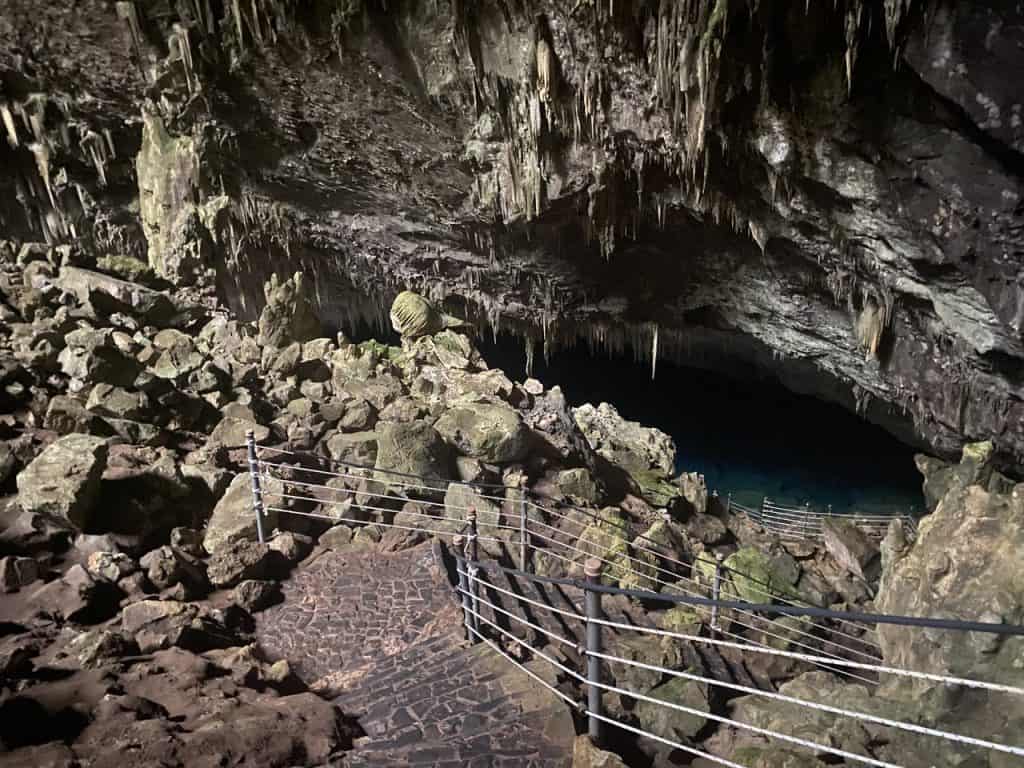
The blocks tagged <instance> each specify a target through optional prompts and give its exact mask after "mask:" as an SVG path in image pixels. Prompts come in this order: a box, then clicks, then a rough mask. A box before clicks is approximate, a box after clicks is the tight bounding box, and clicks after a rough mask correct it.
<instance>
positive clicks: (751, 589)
mask: <svg viewBox="0 0 1024 768" xmlns="http://www.w3.org/2000/svg"><path fill="white" fill-rule="evenodd" d="M723 565H724V566H725V568H726V574H727V579H726V588H725V590H724V591H725V592H732V594H733V595H734V596H735V597H737V598H738V599H739V600H742V601H744V602H748V603H770V602H772V600H773V597H793V596H795V595H796V591H795V589H794V587H795V585H796V583H797V581H799V579H800V566H799V565H797V563H796V561H795V560H794V559H793V557H792V556H791V555H790V554H788V553H786V552H779V553H777V554H775V555H769V554H766V553H765V552H763V551H761V550H760V549H755V548H754V547H743V548H742V549H738V550H736V551H735V552H733V553H732V554H731V555H729V557H727V558H726V559H725V562H724V563H723ZM698 566H699V567H702V568H704V569H706V568H707V567H711V568H712V569H713V567H714V566H713V565H711V566H708V565H707V561H704V560H702V561H701V562H700V563H699V564H698Z"/></svg>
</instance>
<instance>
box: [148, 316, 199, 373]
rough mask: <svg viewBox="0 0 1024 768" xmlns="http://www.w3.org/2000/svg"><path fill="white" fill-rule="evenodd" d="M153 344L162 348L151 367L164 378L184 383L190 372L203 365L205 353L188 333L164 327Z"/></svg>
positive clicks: (159, 348)
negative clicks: (200, 350)
mask: <svg viewBox="0 0 1024 768" xmlns="http://www.w3.org/2000/svg"><path fill="white" fill-rule="evenodd" d="M153 346H154V347H156V348H157V349H158V350H160V356H159V357H157V359H156V362H154V363H153V364H152V366H151V368H152V371H153V373H154V374H156V375H157V376H159V377H160V378H162V379H170V380H172V381H175V382H179V383H184V382H185V380H186V379H187V378H188V375H189V374H190V373H192V372H193V371H196V370H199V368H200V367H201V366H202V365H203V362H204V358H203V355H202V353H200V352H199V350H198V349H197V348H196V343H195V339H193V338H192V337H191V336H189V335H188V334H187V333H182V332H181V331H176V330H174V329H172V328H167V329H164V330H162V331H160V333H158V334H157V335H156V338H154V339H153Z"/></svg>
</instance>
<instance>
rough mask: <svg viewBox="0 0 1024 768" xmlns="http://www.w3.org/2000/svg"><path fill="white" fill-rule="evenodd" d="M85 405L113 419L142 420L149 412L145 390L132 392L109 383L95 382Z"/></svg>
mask: <svg viewBox="0 0 1024 768" xmlns="http://www.w3.org/2000/svg"><path fill="white" fill-rule="evenodd" d="M85 407H86V408H88V409H89V410H90V411H92V412H93V413H98V414H99V415H101V416H111V417H113V418H115V419H130V420H133V421H138V420H140V419H142V420H144V419H146V418H147V417H148V416H149V415H150V414H151V408H150V403H149V397H148V396H147V395H146V393H145V392H132V391H129V390H127V389H123V388H121V387H115V386H113V385H111V384H97V385H96V386H94V387H93V388H92V390H91V391H90V392H89V398H88V400H87V401H86V403H85Z"/></svg>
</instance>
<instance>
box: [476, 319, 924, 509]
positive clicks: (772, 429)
mask: <svg viewBox="0 0 1024 768" xmlns="http://www.w3.org/2000/svg"><path fill="white" fill-rule="evenodd" d="M480 347H481V351H482V352H483V354H484V356H485V358H486V359H487V360H488V361H489V362H490V364H492V365H494V366H496V367H499V368H501V369H502V370H504V371H505V372H506V373H507V374H508V375H509V376H512V377H513V378H516V379H517V380H524V379H525V378H527V376H528V375H531V374H532V375H534V376H536V377H537V378H539V379H540V380H541V381H542V382H543V383H544V385H545V386H548V387H550V386H556V385H557V386H559V387H561V388H562V390H563V392H564V393H565V396H566V399H567V400H568V401H569V404H570V405H572V406H579V405H582V404H583V403H587V402H589V403H593V404H595V405H596V404H598V403H601V402H608V403H612V404H614V405H615V407H616V408H617V410H618V411H619V413H620V414H621V415H622V416H623V417H624V418H626V419H629V420H631V421H638V422H640V423H642V424H644V425H646V426H652V427H657V428H658V429H661V430H662V431H664V432H666V433H668V434H669V435H670V436H671V437H672V438H673V439H674V440H675V443H676V448H677V459H676V469H677V471H679V472H697V473H700V474H702V475H704V478H705V481H706V483H707V485H708V488H709V489H710V490H712V491H713V492H715V493H717V494H718V495H719V496H721V497H723V498H728V497H730V496H731V497H732V499H733V500H735V501H737V502H739V503H740V504H743V505H745V506H754V507H757V506H759V505H760V504H761V502H762V500H763V499H764V498H765V497H768V498H769V499H771V500H772V501H775V502H777V503H781V504H785V505H790V506H801V505H804V504H810V505H811V507H812V508H814V509H818V510H822V511H824V510H826V509H831V510H832V511H834V512H836V513H843V514H846V513H860V514H891V515H912V516H919V515H920V514H922V513H923V511H924V509H923V503H922V497H921V475H920V473H919V472H918V471H917V469H916V468H915V465H914V453H915V452H916V450H917V449H916V448H915V446H913V445H908V444H906V443H904V442H902V441H900V440H899V439H898V438H896V437H894V436H893V435H891V434H889V433H888V432H886V431H885V429H883V428H882V427H880V426H878V425H876V424H871V423H870V422H868V421H866V420H865V419H863V418H861V417H860V416H858V415H857V414H856V413H854V412H851V411H849V410H847V409H845V408H843V407H842V406H840V405H838V404H836V403H831V402H827V401H825V400H821V399H819V398H816V397H813V396H810V395H801V394H798V393H796V392H793V391H791V390H789V389H787V388H785V387H784V386H783V385H782V384H781V383H780V382H779V381H778V380H777V379H776V378H774V377H772V376H771V375H770V374H769V373H766V372H764V371H759V370H758V369H756V368H754V367H752V366H744V365H742V364H739V363H737V362H736V361H733V364H732V365H731V366H729V372H726V373H723V372H722V369H721V367H716V368H709V367H708V361H707V360H703V361H701V360H699V359H692V358H691V359H690V361H689V364H686V362H685V361H683V362H680V363H672V362H665V361H659V362H658V364H657V367H656V370H655V375H653V376H652V372H651V364H650V363H649V362H647V361H641V360H638V359H637V356H636V355H632V354H628V353H627V354H619V355H615V354H613V353H610V352H608V351H605V350H595V349H591V348H589V347H587V345H585V344H579V345H576V346H573V347H570V348H567V349H562V350H560V351H558V352H557V353H554V354H552V355H550V356H549V357H547V358H545V357H543V356H541V355H538V356H537V357H536V358H535V359H534V360H533V361H532V366H531V370H530V371H527V360H526V357H525V355H524V354H523V344H522V341H521V340H520V339H518V338H516V337H514V336H511V335H499V336H497V337H496V338H495V337H486V336H485V337H484V338H482V339H481V341H480ZM699 362H703V363H704V365H703V367H701V366H699V365H698V363H699ZM718 365H719V366H721V361H718Z"/></svg>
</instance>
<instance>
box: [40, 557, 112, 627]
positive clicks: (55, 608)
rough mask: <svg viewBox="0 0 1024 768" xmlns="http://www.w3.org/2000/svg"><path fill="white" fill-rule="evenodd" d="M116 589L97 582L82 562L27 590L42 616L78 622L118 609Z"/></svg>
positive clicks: (94, 620)
mask: <svg viewBox="0 0 1024 768" xmlns="http://www.w3.org/2000/svg"><path fill="white" fill-rule="evenodd" d="M117 599H118V596H117V590H116V588H114V587H112V586H108V585H105V584H103V583H102V582H97V581H96V580H95V579H93V578H92V576H90V575H89V573H88V572H87V571H86V570H85V568H83V567H82V566H81V565H73V566H71V568H70V569H68V572H67V573H65V574H64V575H63V576H62V577H61V578H59V579H54V580H53V581H51V582H50V583H49V584H46V585H45V586H42V587H38V588H36V589H35V590H33V591H31V592H29V601H30V604H31V605H32V606H33V607H34V608H35V610H36V611H37V612H39V613H41V614H43V615H47V616H54V617H56V618H58V619H61V620H64V621H74V622H77V623H80V624H95V623H97V622H100V621H104V620H106V619H108V618H110V617H111V616H113V615H114V613H116V611H117Z"/></svg>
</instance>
